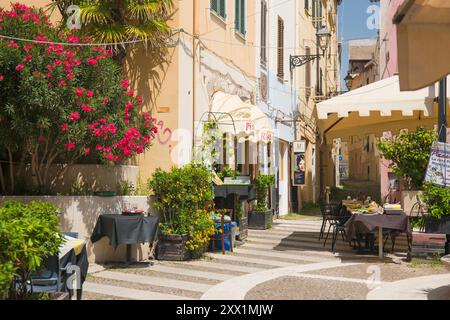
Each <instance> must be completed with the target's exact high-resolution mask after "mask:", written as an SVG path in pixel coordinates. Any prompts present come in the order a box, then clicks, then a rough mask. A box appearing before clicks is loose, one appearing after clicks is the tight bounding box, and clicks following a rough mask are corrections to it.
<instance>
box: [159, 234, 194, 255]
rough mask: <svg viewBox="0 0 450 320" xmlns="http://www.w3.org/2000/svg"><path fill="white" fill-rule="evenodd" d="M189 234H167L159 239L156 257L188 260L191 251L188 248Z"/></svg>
mask: <svg viewBox="0 0 450 320" xmlns="http://www.w3.org/2000/svg"><path fill="white" fill-rule="evenodd" d="M188 239H189V238H188V237H187V236H179V235H173V236H167V235H163V236H161V237H160V238H159V240H158V247H157V248H156V259H157V260H166V261H186V260H189V258H190V253H189V251H188V250H187V249H186V242H187V241H188Z"/></svg>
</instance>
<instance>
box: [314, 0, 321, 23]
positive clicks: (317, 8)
mask: <svg viewBox="0 0 450 320" xmlns="http://www.w3.org/2000/svg"><path fill="white" fill-rule="evenodd" d="M312 17H313V23H314V25H315V26H316V27H317V25H319V26H320V24H321V18H322V0H313V3H312Z"/></svg>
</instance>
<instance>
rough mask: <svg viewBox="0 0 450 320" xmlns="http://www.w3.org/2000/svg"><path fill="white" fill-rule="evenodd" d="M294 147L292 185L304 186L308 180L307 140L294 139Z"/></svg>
mask: <svg viewBox="0 0 450 320" xmlns="http://www.w3.org/2000/svg"><path fill="white" fill-rule="evenodd" d="M292 149H293V150H292V158H293V159H292V185H294V186H303V185H305V181H306V159H305V152H306V141H303V140H302V141H294V143H293V147H292Z"/></svg>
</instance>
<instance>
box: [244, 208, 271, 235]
mask: <svg viewBox="0 0 450 320" xmlns="http://www.w3.org/2000/svg"><path fill="white" fill-rule="evenodd" d="M272 222H273V214H272V211H271V210H268V211H251V212H249V214H248V228H249V229H256V230H266V229H269V228H271V227H272Z"/></svg>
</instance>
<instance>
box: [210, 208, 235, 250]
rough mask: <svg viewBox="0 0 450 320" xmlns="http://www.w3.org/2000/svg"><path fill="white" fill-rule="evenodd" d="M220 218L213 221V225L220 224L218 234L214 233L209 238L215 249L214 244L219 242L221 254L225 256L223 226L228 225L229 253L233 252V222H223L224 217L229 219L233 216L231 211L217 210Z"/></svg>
mask: <svg viewBox="0 0 450 320" xmlns="http://www.w3.org/2000/svg"><path fill="white" fill-rule="evenodd" d="M217 211H218V212H219V213H220V215H221V217H220V219H216V220H213V221H214V225H215V224H216V223H220V232H219V233H217V232H216V233H215V234H214V235H212V236H211V238H210V241H211V243H212V246H213V248H215V247H216V243H217V241H220V242H221V247H222V254H225V236H226V234H225V225H228V236H229V239H230V251H231V252H233V221H232V220H231V218H230V220H229V221H225V215H227V213H228V215H229V216H230V217H232V216H233V210H230V209H221V210H217Z"/></svg>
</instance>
